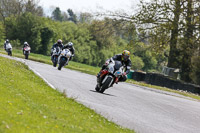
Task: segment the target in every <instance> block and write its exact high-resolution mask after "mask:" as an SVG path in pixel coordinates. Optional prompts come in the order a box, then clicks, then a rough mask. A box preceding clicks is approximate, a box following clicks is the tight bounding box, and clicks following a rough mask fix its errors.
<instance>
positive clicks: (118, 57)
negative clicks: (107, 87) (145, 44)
mask: <svg viewBox="0 0 200 133" xmlns="http://www.w3.org/2000/svg"><path fill="white" fill-rule="evenodd" d="M129 57H130V52H129V51H128V50H124V51H123V52H122V54H118V55H115V56H113V57H112V59H113V60H114V61H121V62H122V65H124V67H125V72H124V73H123V74H122V77H120V78H119V82H120V81H121V82H125V81H126V80H127V74H128V73H129V72H130V69H131V60H130V58H129ZM110 60H111V59H108V60H107V61H106V62H105V64H103V66H102V68H101V70H100V72H99V73H98V74H97V81H98V82H99V79H100V75H101V73H102V70H104V69H105V68H106V67H107V66H108V64H109V62H110Z"/></svg>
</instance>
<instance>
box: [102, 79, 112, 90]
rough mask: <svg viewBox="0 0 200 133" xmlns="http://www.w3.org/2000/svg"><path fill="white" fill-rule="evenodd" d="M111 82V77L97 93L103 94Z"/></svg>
mask: <svg viewBox="0 0 200 133" xmlns="http://www.w3.org/2000/svg"><path fill="white" fill-rule="evenodd" d="M111 82H112V77H108V78H107V79H106V81H105V82H104V83H103V84H102V86H101V88H100V90H99V92H101V93H103V92H104V91H105V90H106V89H107V88H108V87H109V85H110V83H111Z"/></svg>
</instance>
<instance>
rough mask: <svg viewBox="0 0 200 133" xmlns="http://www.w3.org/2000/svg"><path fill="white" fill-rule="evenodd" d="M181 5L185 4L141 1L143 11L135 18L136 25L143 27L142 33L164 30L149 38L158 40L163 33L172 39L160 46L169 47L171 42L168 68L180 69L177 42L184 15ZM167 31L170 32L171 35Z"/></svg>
mask: <svg viewBox="0 0 200 133" xmlns="http://www.w3.org/2000/svg"><path fill="white" fill-rule="evenodd" d="M181 4H183V2H182V0H170V1H159V0H154V1H153V2H151V3H144V2H142V1H141V6H140V7H141V9H140V10H139V12H138V14H137V15H136V16H134V19H135V21H136V23H137V24H138V25H141V27H140V30H142V31H146V32H147V33H149V32H151V33H156V32H155V30H157V29H162V30H161V31H162V32H157V33H158V34H151V36H148V37H152V36H154V39H156V38H155V36H157V35H159V36H160V35H161V34H163V33H164V35H165V36H166V37H167V36H169V38H170V39H169V40H168V41H166V42H163V43H162V44H160V45H168V42H169V45H170V51H169V56H168V67H173V68H179V61H178V59H177V57H178V55H179V51H178V49H177V42H178V35H179V25H180V23H179V21H180V15H181V13H182V9H181ZM144 25H145V26H144ZM163 29H164V30H163ZM166 31H170V34H169V32H166ZM166 33H167V34H166ZM158 39H159V40H158V41H161V40H160V38H158ZM154 41H156V40H154ZM156 42H157V41H156Z"/></svg>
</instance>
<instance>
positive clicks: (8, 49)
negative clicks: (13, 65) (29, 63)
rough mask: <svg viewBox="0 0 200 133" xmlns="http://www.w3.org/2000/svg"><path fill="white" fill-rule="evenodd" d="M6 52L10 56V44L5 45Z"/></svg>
mask: <svg viewBox="0 0 200 133" xmlns="http://www.w3.org/2000/svg"><path fill="white" fill-rule="evenodd" d="M6 52H7V53H8V55H10V56H12V46H11V44H10V43H7V44H6Z"/></svg>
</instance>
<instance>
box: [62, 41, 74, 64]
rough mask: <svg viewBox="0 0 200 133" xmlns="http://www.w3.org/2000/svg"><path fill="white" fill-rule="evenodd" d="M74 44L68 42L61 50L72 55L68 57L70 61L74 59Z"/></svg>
mask: <svg viewBox="0 0 200 133" xmlns="http://www.w3.org/2000/svg"><path fill="white" fill-rule="evenodd" d="M73 45H74V44H73V43H72V42H68V43H67V44H66V45H65V46H64V47H63V49H65V48H66V49H69V51H70V52H71V53H72V56H71V57H70V59H69V60H71V59H72V57H74V53H75V49H74V46H73Z"/></svg>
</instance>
